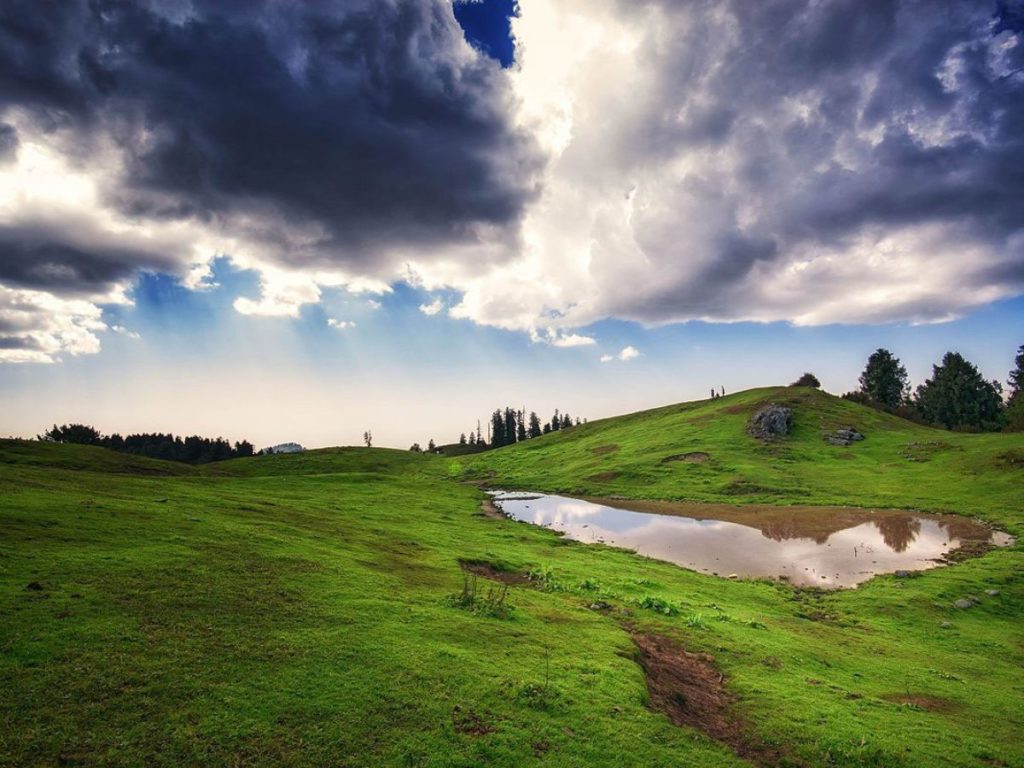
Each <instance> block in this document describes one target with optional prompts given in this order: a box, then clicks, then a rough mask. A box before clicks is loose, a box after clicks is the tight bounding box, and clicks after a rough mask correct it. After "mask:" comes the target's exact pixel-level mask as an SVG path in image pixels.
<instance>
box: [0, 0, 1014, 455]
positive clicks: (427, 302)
mask: <svg viewBox="0 0 1024 768" xmlns="http://www.w3.org/2000/svg"><path fill="white" fill-rule="evenodd" d="M1022 35H1024V3H1022V2H1021V1H1020V0H1010V1H1009V2H985V1H984V0H964V1H963V2H954V1H953V0H950V2H945V3H942V4H932V3H923V2H912V1H910V0H903V1H897V0H893V2H887V1H886V0H877V2H872V3H863V2H856V1H855V0H765V1H764V2H759V3H749V2H745V1H744V0H734V1H733V2H720V3H705V2H698V1H697V0H693V1H692V2H687V1H685V0H642V1H639V2H638V1H636V0H519V1H518V2H515V0H482V2H456V3H454V4H453V3H452V2H451V0H324V1H323V2H318V3H292V2H285V1H284V0H245V2H241V0H218V2H213V1H212V0H209V1H205V0H159V1H158V0H121V1H118V2H114V0H103V1H102V2H88V1H87V0H63V1H62V2H54V3H49V2H39V1H38V0H8V1H7V2H5V3H3V4H2V6H0V435H15V436H34V435H35V434H37V433H39V432H41V431H42V430H43V429H44V428H46V427H47V426H49V425H50V424H53V423H55V422H57V423H65V422H84V423H90V424H93V425H95V426H96V427H97V428H99V429H101V430H102V431H104V432H115V431H117V432H121V433H127V432H132V431H173V432H175V433H199V434H204V435H209V436H216V435H223V436H225V437H228V438H231V439H241V438H247V439H249V440H251V441H253V442H254V443H256V444H257V445H258V446H260V445H270V444H274V443H279V442H284V441H297V442H300V443H303V444H304V445H307V446H309V447H319V446H327V445H344V444H355V443H358V442H360V440H361V436H362V434H363V432H364V431H365V430H367V429H369V430H372V432H373V434H374V436H375V444H377V445H388V446H393V447H407V446H408V445H409V444H410V443H412V442H414V441H416V442H420V443H423V444H425V443H426V441H427V440H428V439H430V438H433V439H435V440H437V441H438V442H447V441H450V440H453V439H456V438H457V437H458V434H459V432H462V431H468V430H469V429H470V428H471V427H473V426H475V424H476V421H477V419H480V420H483V421H485V422H486V418H487V416H488V414H489V413H490V412H491V411H492V410H493V409H494V408H496V407H499V406H505V405H511V406H515V407H525V408H526V409H527V410H536V411H538V412H539V413H540V414H541V415H542V416H543V417H547V416H549V415H550V413H551V412H552V411H553V410H554V409H555V408H559V409H560V410H562V411H569V412H570V413H571V414H573V415H576V416H582V417H587V418H590V419H595V418H600V417H604V416H610V415H615V414H618V413H624V412H629V411H633V410H638V409H641V408H646V407H653V406H657V405H663V404H666V403H671V402H678V401H682V400H687V399H694V398H699V397H704V396H707V394H708V392H709V390H710V388H711V387H716V388H721V387H725V389H726V390H727V391H737V390H741V389H745V388H749V387H753V386H767V385H774V384H786V383H789V382H791V381H793V380H794V379H796V378H797V377H798V376H799V375H800V374H801V373H802V372H804V371H812V372H814V373H815V374H816V375H817V376H818V378H819V379H820V380H821V382H822V384H823V386H824V388H825V389H827V390H829V391H831V392H835V393H842V392H845V391H848V390H851V389H854V388H855V387H856V385H857V376H858V374H859V372H860V371H861V369H862V368H863V365H864V361H865V360H866V358H867V356H868V355H869V354H870V353H871V352H872V351H873V350H874V349H876V348H877V347H886V348H888V349H891V350H892V351H893V352H894V353H895V354H896V355H898V356H899V357H900V358H901V359H902V360H903V362H904V363H905V364H906V366H907V368H908V371H909V373H910V376H911V379H912V381H913V383H914V384H917V383H920V382H921V381H923V380H924V378H925V377H927V376H928V375H929V374H930V371H931V366H932V365H933V364H934V363H935V362H937V361H938V360H939V358H940V357H941V355H942V354H943V353H944V352H945V351H947V350H950V349H953V350H957V351H960V352H961V353H963V354H964V355H965V356H966V357H967V358H968V359H970V360H972V361H973V362H974V363H976V364H977V365H978V366H979V368H980V369H981V370H982V372H983V373H984V375H985V376H986V377H987V378H990V379H999V380H1005V378H1006V376H1007V373H1008V371H1009V369H1010V368H1011V366H1012V362H1013V357H1014V353H1015V351H1016V349H1017V347H1018V346H1019V345H1021V344H1024V173H1022V169H1024V45H1022V44H1021V43H1022V39H1021V38H1022Z"/></svg>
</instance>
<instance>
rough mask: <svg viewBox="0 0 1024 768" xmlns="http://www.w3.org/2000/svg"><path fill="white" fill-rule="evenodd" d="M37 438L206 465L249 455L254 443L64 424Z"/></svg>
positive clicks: (252, 451) (50, 441) (220, 438)
mask: <svg viewBox="0 0 1024 768" xmlns="http://www.w3.org/2000/svg"><path fill="white" fill-rule="evenodd" d="M38 439H39V440H42V441H45V442H49V443H77V444H79V445H97V446H100V447H101V448H109V449H111V450H113V451H120V452H121V453H131V454H134V455H136V456H146V457H148V458H151V459H164V460H165V461H183V462H185V463H187V464H209V463H210V462H213V461H224V460H225V459H237V458H240V457H242V456H252V455H253V453H254V449H253V445H252V443H250V442H249V441H248V440H242V441H240V442H237V443H235V444H234V445H232V444H231V442H230V441H229V440H225V439H224V438H222V437H214V438H209V437H200V436H199V435H190V436H189V437H184V438H183V437H178V436H176V435H173V434H166V435H165V434H163V433H161V432H153V433H149V432H144V433H141V434H136V435H128V436H126V437H122V436H121V435H119V434H117V433H116V432H115V433H114V434H112V435H103V434H100V432H99V430H97V429H95V428H94V427H90V426H88V425H86V424H65V425H63V426H61V427H58V426H57V425H56V424H54V425H53V428H52V429H48V430H47V431H46V432H44V433H43V434H41V435H39V436H38Z"/></svg>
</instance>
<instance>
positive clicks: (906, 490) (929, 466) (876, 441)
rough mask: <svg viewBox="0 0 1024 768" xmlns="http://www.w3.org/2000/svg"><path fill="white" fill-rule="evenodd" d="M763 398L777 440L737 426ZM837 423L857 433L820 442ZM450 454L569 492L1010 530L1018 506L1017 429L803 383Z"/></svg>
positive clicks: (537, 486) (1022, 456) (530, 484)
mask: <svg viewBox="0 0 1024 768" xmlns="http://www.w3.org/2000/svg"><path fill="white" fill-rule="evenodd" d="M767 403H777V404H779V405H785V406H788V407H790V408H792V410H793V417H794V419H793V429H792V433H791V434H790V436H788V437H787V438H785V439H782V440H778V441H775V442H770V443H765V442H762V441H759V440H756V439H754V438H752V437H750V436H749V435H747V433H746V426H747V423H748V421H749V419H750V416H751V415H752V414H753V413H754V412H755V411H756V410H757V409H758V408H759V407H761V406H762V405H764V404H767ZM845 426H853V427H855V428H857V429H858V430H859V431H861V432H862V433H863V434H864V435H865V436H866V439H865V440H864V441H862V442H857V443H854V444H853V445H851V446H848V447H843V446H835V445H830V444H828V443H827V442H826V441H825V440H824V437H823V434H824V433H825V432H827V431H831V430H834V429H837V428H840V427H845ZM688 453H689V454H696V456H695V457H694V458H696V459H697V460H696V461H694V460H689V461H688V460H686V457H685V454H688ZM460 461H461V467H460V468H461V470H462V471H465V472H466V473H467V476H470V477H475V478H479V479H481V480H484V481H486V482H487V483H488V484H491V485H495V486H505V487H514V488H522V489H531V490H544V491H552V492H565V493H570V494H578V495H591V496H606V495H609V494H621V495H625V496H630V497H633V498H643V499H673V500H675V499H689V500H699V501H727V502H734V503H744V502H747V503H750V502H766V503H773V504H799V503H820V504H841V505H849V506H872V507H900V508H913V509H923V510H929V511H951V512H958V513H960V514H972V515H979V516H982V517H986V518H987V519H989V520H991V521H993V522H998V523H999V524H1000V525H1004V526H1007V527H1011V528H1014V529H1015V530H1017V529H1016V526H1019V524H1020V523H1021V520H1022V515H1021V512H1022V507H1024V433H1016V434H1013V433H1010V434H961V433H953V432H948V431H946V430H939V429H933V428H931V427H925V426H921V425H917V424H914V423H912V422H909V421H906V420H905V419H901V418H897V417H895V416H891V415H889V414H886V413H882V412H880V411H876V410H874V409H871V408H866V407H864V406H862V405H858V404H857V403H853V402H850V401H848V400H843V399H841V398H838V397H835V396H833V395H829V394H827V393H824V392H821V391H819V390H816V389H809V388H806V387H774V388H765V389H753V390H748V391H746V392H740V393H737V394H734V395H729V396H727V397H723V398H719V399H716V400H703V401H697V402H692V403H682V404H679V405H670V406H666V407H664V408H656V409H654V410H650V411H642V412H640V413H634V414H630V415H627V416H618V417H615V418H611V419H602V420H600V421H593V422H590V423H587V424H582V425H580V426H577V427H572V428H570V429H567V430H565V431H562V432H556V433H554V434H551V435H546V436H544V437H542V438H540V439H537V440H529V441H526V442H524V443H520V444H518V445H515V446H509V447H507V448H503V449H500V450H497V451H491V452H488V453H484V454H480V455H479V456H473V457H468V458H465V459H461V460H460Z"/></svg>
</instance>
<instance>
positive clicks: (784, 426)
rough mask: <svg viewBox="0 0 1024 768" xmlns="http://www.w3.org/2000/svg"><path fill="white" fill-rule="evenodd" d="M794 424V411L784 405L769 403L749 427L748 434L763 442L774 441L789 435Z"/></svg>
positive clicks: (751, 421) (761, 409)
mask: <svg viewBox="0 0 1024 768" xmlns="http://www.w3.org/2000/svg"><path fill="white" fill-rule="evenodd" d="M792 423H793V411H792V410H791V409H789V408H786V407H785V406H782V405H776V404H775V403H769V404H768V405H766V406H764V407H762V408H760V409H759V410H758V411H757V413H755V414H754V415H753V416H752V417H751V419H750V424H749V425H748V426H747V432H748V433H749V434H751V435H752V436H754V437H757V438H760V439H761V440H774V439H775V438H777V437H785V436H786V435H788V434H789V427H790V425H791V424H792Z"/></svg>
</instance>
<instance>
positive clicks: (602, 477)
mask: <svg viewBox="0 0 1024 768" xmlns="http://www.w3.org/2000/svg"><path fill="white" fill-rule="evenodd" d="M621 474H622V473H621V472H598V473H597V474H596V475H591V476H590V477H588V478H586V479H587V480H592V481H594V482H595V483H610V482H611V481H612V480H616V479H618V477H619V475H621Z"/></svg>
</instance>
